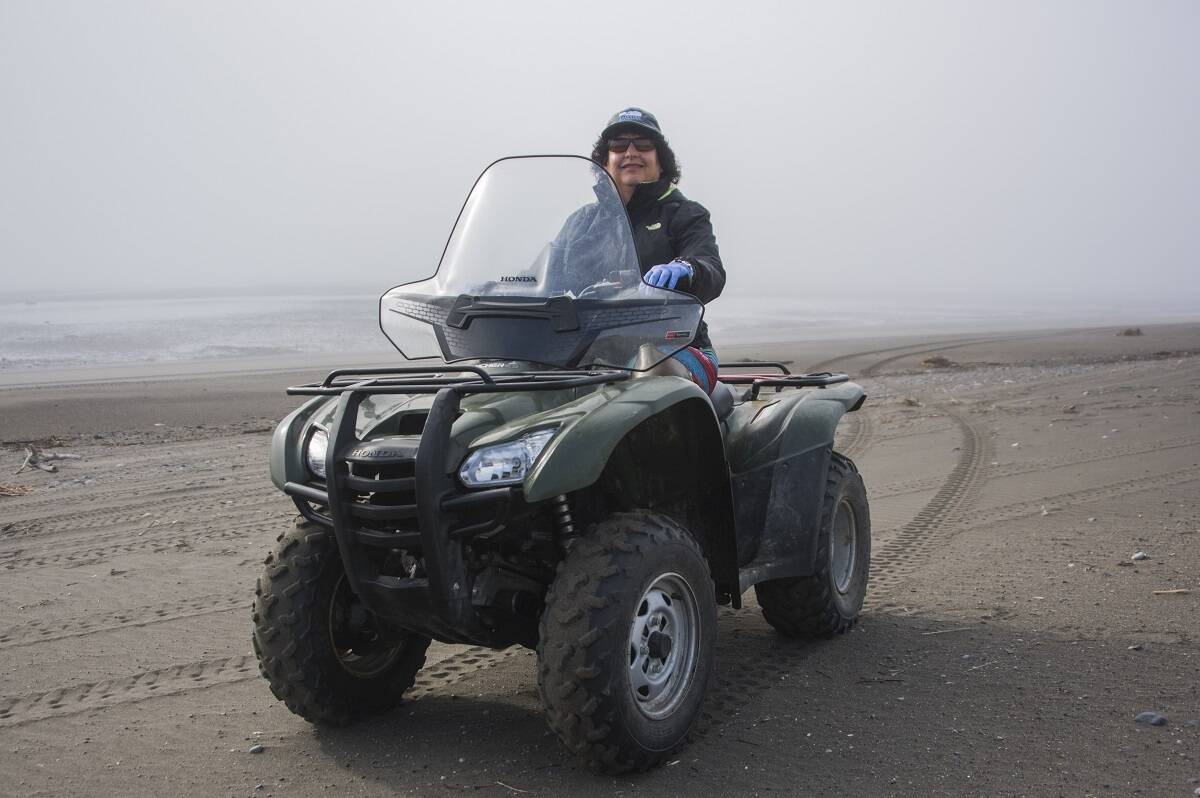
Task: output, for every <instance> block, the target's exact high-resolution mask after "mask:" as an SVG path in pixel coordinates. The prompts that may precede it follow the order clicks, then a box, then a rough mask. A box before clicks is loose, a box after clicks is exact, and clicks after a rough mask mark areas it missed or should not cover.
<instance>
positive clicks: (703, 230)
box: [592, 108, 725, 393]
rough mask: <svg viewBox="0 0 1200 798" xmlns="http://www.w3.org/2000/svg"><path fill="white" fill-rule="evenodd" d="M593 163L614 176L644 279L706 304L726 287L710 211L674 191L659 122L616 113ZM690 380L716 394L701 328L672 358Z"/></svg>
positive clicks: (636, 112)
mask: <svg viewBox="0 0 1200 798" xmlns="http://www.w3.org/2000/svg"><path fill="white" fill-rule="evenodd" d="M592 160H593V161H595V162H596V163H597V164H599V165H600V166H602V167H604V169H605V170H606V171H607V172H608V174H609V175H611V176H612V179H613V182H615V183H616V184H617V191H618V192H620V195H621V201H622V202H624V203H625V209H626V211H627V212H628V213H629V222H630V224H631V225H632V226H633V239H634V245H635V246H636V247H637V254H638V260H639V261H640V263H641V268H642V280H643V281H645V282H646V283H647V284H648V285H653V286H657V287H659V288H672V289H677V290H680V291H687V292H688V293H689V294H692V295H694V296H695V297H697V298H698V299H699V300H700V301H701V302H704V303H706V304H707V303H708V302H711V301H712V300H714V299H716V298H717V297H718V296H720V295H721V289H722V288H724V287H725V267H724V266H722V265H721V255H720V253H719V252H718V251H717V239H716V237H715V236H714V235H713V230H712V223H711V222H710V221H709V216H708V211H707V210H706V209H705V208H704V206H703V205H701V204H700V203H698V202H694V201H693V200H690V199H688V198H687V197H685V196H683V192H681V191H680V190H679V188H678V187H677V185H676V184H677V183H678V182H679V177H680V173H679V163H678V161H676V159H675V153H674V152H673V151H672V150H671V148H670V146H669V145H668V144H667V140H666V138H664V137H663V134H662V128H661V127H659V124H658V119H657V118H655V116H654V115H653V114H651V113H649V112H648V111H645V110H643V109H641V108H626V109H625V110H624V111H620V112H618V113H617V114H615V115H614V116H613V117H612V119H610V120H608V124H607V125H606V126H605V128H604V130H602V131H601V132H600V138H599V139H597V141H596V144H595V146H594V147H593V148H592ZM674 358H675V360H677V361H679V362H680V363H681V364H682V365H683V366H684V367H685V368H686V369H687V371H688V374H689V376H691V378H692V380H693V381H694V382H695V383H696V384H697V385H699V386H700V387H701V388H703V389H704V391H705V393H712V389H713V388H714V387H715V386H716V382H717V353H716V352H715V351H714V350H713V347H712V342H711V341H710V340H709V338H708V325H707V324H705V323H704V322H701V323H700V328H699V330H697V332H696V337H695V339H694V340H693V341H692V344H691V346H689V347H687V348H686V349H684V350H682V351H680V352H678V353H677V354H676V355H675V356H674Z"/></svg>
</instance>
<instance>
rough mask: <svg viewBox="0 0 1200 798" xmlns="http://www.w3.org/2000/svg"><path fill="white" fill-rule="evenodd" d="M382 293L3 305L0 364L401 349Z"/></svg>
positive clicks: (34, 366)
mask: <svg viewBox="0 0 1200 798" xmlns="http://www.w3.org/2000/svg"><path fill="white" fill-rule="evenodd" d="M378 303H379V297H378V296H377V295H351V296H333V297H328V296H325V297H319V296H242V297H185V298H126V299H119V298H102V299H71V300H61V301H50V302H6V303H0V370H14V369H38V368H58V367H63V366H82V365H118V364H122V365H123V364H133V363H157V362H163V363H168V362H179V361H188V360H205V359H213V358H232V357H248V356H273V355H290V354H319V353H322V352H364V353H369V352H388V351H395V350H393V349H392V347H391V344H389V343H388V341H387V339H386V338H384V337H383V333H381V332H380V331H379V326H378V321H377V319H378V313H379V304H378Z"/></svg>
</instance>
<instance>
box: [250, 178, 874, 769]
mask: <svg viewBox="0 0 1200 798" xmlns="http://www.w3.org/2000/svg"><path fill="white" fill-rule="evenodd" d="M703 310H704V309H703V305H702V304H701V303H700V302H699V300H697V299H696V298H695V297H693V296H691V295H689V294H687V293H683V292H681V291H673V290H667V289H665V288H654V287H651V286H649V285H646V284H644V283H643V282H642V281H641V280H640V270H639V267H638V260H637V253H636V250H635V248H634V242H633V236H632V233H631V230H630V224H629V219H628V216H627V214H626V212H625V209H624V206H623V205H622V204H621V201H620V198H619V196H618V193H617V189H616V186H615V185H614V184H613V182H612V180H611V178H609V176H608V175H607V174H606V173H605V172H604V170H603V169H601V168H600V167H598V166H597V165H596V164H594V163H592V162H591V161H590V160H588V159H586V158H580V157H574V156H536V157H534V156H531V157H518V158H505V159H501V160H499V161H496V162H495V163H493V164H492V165H491V166H489V167H488V168H487V169H486V170H485V171H484V172H483V174H482V175H481V176H480V177H479V179H478V180H477V181H476V183H475V185H474V187H473V188H472V190H471V193H470V194H469V196H468V197H467V200H466V203H465V204H464V206H463V208H462V211H461V212H460V214H459V217H458V220H457V221H456V223H455V226H454V228H453V231H452V233H451V235H450V238H449V240H448V242H447V244H446V247H445V250H444V252H443V254H442V258H441V261H440V263H439V266H438V269H437V271H436V273H435V274H434V276H433V277H431V278H429V279H427V280H423V281H420V282H415V283H408V284H405V285H400V286H398V287H396V288H393V289H391V290H389V291H388V292H387V293H385V294H384V295H383V296H382V297H381V298H380V302H379V317H380V327H381V329H382V331H383V333H384V334H385V335H386V336H387V337H388V338H389V339H390V340H391V342H392V343H393V344H394V345H395V346H396V348H397V349H398V350H399V351H400V353H401V354H402V355H403V356H404V357H405V358H406V359H407V360H408V361H429V362H430V363H429V364H427V365H407V366H397V367H394V368H360V369H341V370H337V371H334V372H332V373H330V374H329V375H328V376H327V377H326V378H325V379H324V380H323V381H321V382H319V383H313V384H309V385H301V386H296V387H292V388H289V389H288V392H289V393H290V394H295V395H300V396H309V397H311V398H310V399H309V400H308V402H307V403H306V404H304V405H303V406H301V407H300V408H298V409H297V410H295V411H293V412H292V413H291V414H290V415H288V416H287V417H286V418H284V419H283V421H281V422H280V424H279V425H278V427H277V428H276V430H275V432H274V437H273V439H272V442H271V452H270V468H271V478H272V480H273V481H274V482H275V484H276V485H277V486H278V487H279V488H280V489H281V490H282V491H283V492H284V493H286V494H287V495H289V496H290V497H292V499H293V500H294V501H295V504H296V507H297V509H298V510H299V513H300V516H299V518H298V519H297V521H296V524H295V527H294V528H293V529H291V530H289V531H287V532H285V533H283V534H282V535H280V537H279V538H278V541H277V545H276V546H275V549H274V551H273V552H272V553H271V554H270V555H269V556H268V557H267V559H266V564H265V568H264V570H263V574H262V576H261V578H260V579H259V580H258V585H257V589H256V591H255V595H256V598H255V601H254V608H253V622H254V632H253V642H254V651H255V653H256V655H257V657H258V662H259V668H260V670H261V672H262V675H263V676H264V677H265V678H266V680H267V682H268V683H269V685H270V688H271V691H272V692H273V693H274V694H275V696H276V697H278V698H279V699H280V700H282V701H283V702H284V703H285V704H286V705H287V707H288V708H289V709H290V710H291V711H293V712H294V713H296V714H297V715H300V716H301V717H303V718H305V719H306V720H308V721H311V722H313V723H317V724H332V725H342V724H346V723H349V722H352V721H354V720H356V719H359V718H362V717H365V716H369V715H372V714H375V713H381V712H384V711H386V710H388V709H390V708H392V707H393V706H395V705H396V704H397V703H398V702H399V701H400V700H401V696H402V695H403V694H404V692H405V691H406V690H408V689H409V688H410V687H412V685H413V683H414V680H415V678H416V675H417V672H418V671H419V670H420V669H421V667H422V666H423V664H424V662H425V653H426V649H427V647H428V646H429V644H430V641H431V640H439V641H442V642H445V643H461V644H471V645H475V646H486V647H491V648H494V649H502V648H506V647H508V646H513V645H522V646H527V647H529V648H531V649H535V650H536V652H537V660H538V665H537V671H538V691H539V694H540V696H541V699H542V701H543V703H544V706H545V712H546V715H547V718H548V720H549V725H550V727H551V729H552V730H553V731H554V732H555V733H556V734H557V735H558V737H559V738H560V739H561V740H562V742H563V743H564V744H565V745H566V746H567V748H569V749H570V750H571V751H574V752H576V753H577V754H579V755H580V756H582V757H583V759H584V760H586V761H587V762H588V763H589V764H590V765H591V766H593V767H595V768H597V769H600V770H605V771H609V772H623V771H630V770H642V769H646V768H649V767H651V766H653V765H655V764H657V763H660V762H662V761H663V760H664V759H665V758H667V757H668V756H670V755H671V754H672V752H674V751H675V750H676V749H677V748H678V747H680V746H681V745H682V744H683V742H684V741H685V739H686V737H687V734H688V731H689V729H690V728H691V726H692V724H693V721H694V720H695V719H696V718H697V715H698V713H699V710H700V707H701V703H702V702H703V700H704V695H705V689H706V686H707V683H708V680H709V676H710V674H711V673H712V670H713V665H714V658H715V652H716V640H717V606H718V605H731V606H732V607H734V608H740V607H741V606H742V595H743V594H744V593H745V592H746V591H747V590H749V588H750V587H752V586H753V587H754V588H755V591H756V594H757V599H758V605H759V607H761V609H762V613H763V615H764V617H765V618H766V620H767V621H768V622H769V623H770V624H771V626H773V627H774V628H775V629H777V630H778V631H779V632H781V633H783V634H785V635H789V636H797V637H809V636H815V637H824V636H829V635H832V634H836V633H839V632H844V631H845V630H846V629H848V628H849V627H850V626H851V625H852V624H853V623H854V622H855V620H856V618H857V617H858V614H859V612H860V610H861V608H862V604H863V599H864V596H865V593H866V586H867V574H868V568H869V561H870V549H871V525H870V516H869V511H868V507H867V497H866V492H865V488H864V486H863V481H862V479H861V478H860V476H859V474H858V471H857V469H856V468H855V466H854V463H852V462H851V461H850V460H849V459H848V458H846V457H844V456H842V455H841V454H839V453H837V452H835V451H833V440H834V430H835V428H836V427H837V425H838V422H839V420H840V419H841V417H842V415H843V414H844V413H847V412H853V411H856V410H858V409H859V407H861V406H862V404H863V401H864V399H865V394H864V392H863V390H862V388H860V387H859V386H858V385H856V384H854V383H852V382H849V381H848V378H847V377H846V376H845V375H841V374H830V373H820V374H801V375H794V374H791V373H789V372H788V370H787V368H786V367H784V366H783V365H781V364H774V363H739V364H738V368H736V369H732V370H730V369H727V370H726V371H725V372H723V373H722V374H721V376H720V381H719V382H718V384H717V385H716V388H715V389H714V390H713V392H712V394H711V396H710V395H708V394H706V393H705V392H704V391H703V390H702V389H701V388H700V387H698V386H697V385H696V384H695V383H694V382H692V381H691V380H689V379H687V378H686V376H683V375H686V371H683V372H681V371H680V370H679V366H678V364H677V362H676V361H674V360H672V359H671V355H673V354H674V353H676V352H677V351H679V350H680V349H682V348H683V347H684V346H686V345H687V344H688V343H689V342H691V341H692V339H693V337H694V336H695V335H696V332H697V329H698V326H699V324H700V321H701V319H702V317H703Z"/></svg>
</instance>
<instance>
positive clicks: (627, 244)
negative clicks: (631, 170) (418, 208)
mask: <svg viewBox="0 0 1200 798" xmlns="http://www.w3.org/2000/svg"><path fill="white" fill-rule="evenodd" d="M702 315H703V305H702V304H701V303H700V301H699V300H698V299H696V298H695V297H693V296H691V295H690V294H685V293H682V292H679V291H669V290H667V289H662V288H652V287H650V286H647V285H645V284H644V283H643V282H642V281H641V269H640V268H639V265H638V257H637V250H636V249H635V248H634V243H633V235H632V233H631V232H630V229H629V217H628V216H627V214H626V213H625V207H624V205H623V204H622V203H621V198H620V196H619V195H618V194H617V189H616V186H615V185H614V184H613V182H612V179H611V178H610V177H609V176H608V174H607V173H606V172H605V171H604V170H603V169H601V168H600V167H599V166H597V165H596V164H595V163H593V162H592V161H590V160H588V159H587V158H581V157H575V156H557V155H556V156H538V157H523V158H505V159H502V160H499V161H497V162H496V163H494V164H492V165H491V166H489V167H488V168H487V170H486V171H484V173H483V175H481V176H480V178H479V180H478V181H476V183H475V186H474V188H473V189H472V190H471V194H470V196H468V197H467V201H466V204H464V205H463V209H462V212H461V213H460V214H459V217H458V222H457V223H456V224H455V226H454V231H453V232H452V233H451V235H450V240H449V242H448V243H447V244H446V251H445V252H444V253H443V255H442V260H441V263H440V264H439V265H438V270H437V273H436V274H435V275H434V276H433V277H431V278H429V279H428V280H422V281H420V282H416V283H408V284H405V285H401V286H397V287H396V288H393V289H392V290H390V291H388V292H387V293H386V294H384V295H383V297H382V298H381V299H380V305H379V316H380V326H381V327H382V328H383V331H384V333H385V334H386V335H387V337H388V339H389V340H391V342H392V343H393V344H394V345H395V346H396V348H397V349H399V350H400V353H401V354H403V355H404V356H405V357H407V358H409V359H414V360H416V359H424V358H441V359H442V360H444V361H446V362H452V361H459V360H485V359H488V360H490V359H500V360H524V361H531V362H535V363H541V364H544V365H548V366H553V367H557V368H588V367H592V366H615V367H618V368H637V369H646V368H650V367H652V366H654V365H655V364H657V363H659V362H661V361H662V360H664V359H666V358H667V357H670V356H671V355H672V354H674V353H675V352H677V351H678V350H680V349H682V348H683V347H684V346H687V344H689V343H690V342H691V340H692V338H694V337H695V335H696V328H697V327H698V326H699V324H700V319H701V317H702Z"/></svg>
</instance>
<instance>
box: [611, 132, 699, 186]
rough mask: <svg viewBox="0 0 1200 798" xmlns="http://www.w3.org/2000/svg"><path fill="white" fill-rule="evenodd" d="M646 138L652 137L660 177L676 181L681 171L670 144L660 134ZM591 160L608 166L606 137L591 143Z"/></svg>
mask: <svg viewBox="0 0 1200 798" xmlns="http://www.w3.org/2000/svg"><path fill="white" fill-rule="evenodd" d="M618 132H625V131H618ZM646 138H651V139H654V144H655V149H656V150H658V166H659V168H660V169H661V170H662V178H660V179H663V178H665V179H667V180H670V181H671V182H672V183H678V182H679V178H680V177H682V176H683V173H682V172H681V171H680V169H679V161H677V160H676V159H675V152H674V151H673V150H672V149H671V145H670V144H667V140H666V139H664V138H662V137H661V136H654V135H647V136H646ZM592 160H593V161H595V162H596V163H598V164H600V166H601V167H606V166H608V139H606V138H604V137H603V136H601V137H600V138H598V139H596V143H595V144H594V145H592Z"/></svg>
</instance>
